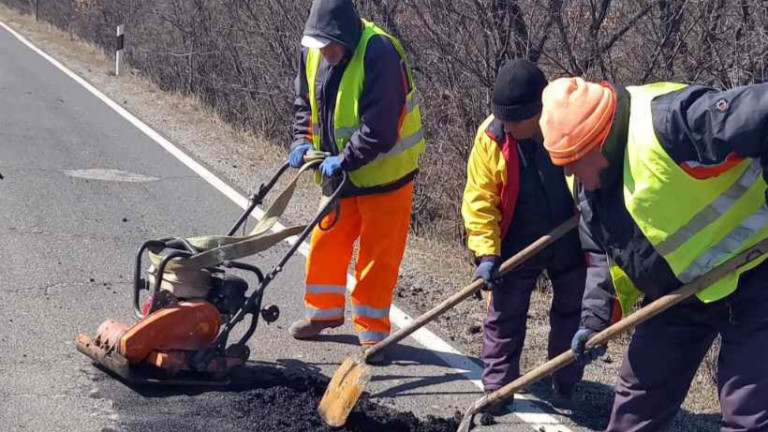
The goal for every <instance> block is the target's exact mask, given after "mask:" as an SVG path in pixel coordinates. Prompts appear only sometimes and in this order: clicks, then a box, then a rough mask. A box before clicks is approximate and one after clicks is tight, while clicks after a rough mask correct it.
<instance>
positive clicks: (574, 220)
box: [363, 214, 579, 357]
mask: <svg viewBox="0 0 768 432" xmlns="http://www.w3.org/2000/svg"><path fill="white" fill-rule="evenodd" d="M578 224H579V215H578V214H577V215H574V216H573V217H571V218H570V219H568V220H567V221H565V222H563V223H562V224H561V225H559V226H558V227H557V228H555V229H553V230H552V231H551V232H550V233H549V234H546V235H544V236H542V237H541V238H539V239H538V240H536V241H535V242H533V243H531V244H530V245H529V246H528V247H526V248H525V249H523V250H521V251H520V252H518V253H517V254H515V256H513V257H511V258H510V259H508V260H506V261H504V263H502V264H501V267H500V268H499V275H502V276H503V275H505V274H506V273H508V272H510V271H512V270H514V269H515V268H517V267H518V266H520V264H522V263H524V262H525V261H527V260H528V259H530V258H531V257H533V256H534V255H536V254H537V253H538V252H539V251H541V250H542V249H544V248H545V247H547V246H548V245H550V244H552V243H553V242H555V241H556V240H557V239H559V238H560V237H562V236H564V235H565V234H567V233H568V232H569V231H571V230H572V229H574V228H576V226H578ZM483 285H484V283H483V281H482V280H480V279H478V280H476V281H474V282H472V283H471V284H469V285H467V286H466V287H464V288H463V289H462V290H461V291H459V292H457V293H455V294H454V295H452V296H450V297H448V298H447V299H445V300H444V301H443V302H442V303H440V304H439V305H437V306H435V307H434V308H432V309H430V310H429V311H427V312H426V313H425V314H424V315H422V316H420V317H418V318H416V319H415V320H413V322H412V323H411V324H409V325H407V326H405V327H403V328H401V329H400V330H398V331H396V332H394V333H392V334H391V335H389V336H388V337H387V338H386V339H384V340H382V341H381V342H379V343H377V344H376V345H374V346H372V347H370V348H368V349H367V350H365V352H364V354H363V356H365V357H368V356H372V355H374V354H375V353H377V352H379V351H381V350H382V349H384V348H385V347H387V346H389V345H392V344H393V343H397V342H399V341H401V340H403V339H405V338H406V337H408V336H409V335H410V334H411V333H413V332H415V331H416V330H418V329H420V328H421V327H424V326H425V325H427V324H429V323H430V322H432V321H433V320H434V319H435V318H437V317H439V316H440V315H442V314H443V313H444V312H445V311H447V310H449V309H451V308H453V307H454V306H456V305H457V304H459V303H461V302H462V301H464V299H466V298H467V297H469V296H471V295H472V294H474V293H475V292H477V291H478V290H480V289H481V288H482V287H483Z"/></svg>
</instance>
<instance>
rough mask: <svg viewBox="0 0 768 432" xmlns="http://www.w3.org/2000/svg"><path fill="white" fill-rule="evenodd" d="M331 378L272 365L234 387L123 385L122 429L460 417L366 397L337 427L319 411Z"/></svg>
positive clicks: (357, 429)
mask: <svg viewBox="0 0 768 432" xmlns="http://www.w3.org/2000/svg"><path fill="white" fill-rule="evenodd" d="M326 383H327V381H321V380H320V379H319V378H316V377H310V376H302V375H290V374H286V373H285V371H283V370H280V369H276V368H269V367H259V368H249V369H248V370H246V371H245V372H244V373H243V372H241V373H239V374H236V375H235V376H234V379H233V385H232V386H230V388H228V389H224V390H218V391H206V390H203V389H186V390H183V391H182V390H178V389H177V390H168V389H138V390H137V391H129V390H127V389H125V388H124V387H123V388H122V391H119V395H117V394H116V395H113V400H114V401H115V405H114V408H115V410H116V411H117V413H118V414H119V423H120V426H121V427H120V430H122V431H126V432H146V431H149V430H151V431H159V432H165V431H168V432H170V431H174V432H176V431H183V432H197V431H200V432H203V431H205V432H210V431H233V432H234V431H249V432H252V431H253V432H255V431H280V432H454V431H455V430H456V428H457V427H458V421H457V419H456V418H447V419H446V418H434V417H428V418H427V419H426V420H420V419H418V418H417V417H416V416H415V415H413V413H410V412H397V411H394V410H392V409H389V408H386V407H383V406H381V405H378V404H376V403H373V402H371V401H370V400H368V399H366V398H365V397H363V398H362V399H361V400H360V402H359V403H358V405H357V406H356V407H355V410H354V411H353V412H352V413H351V414H350V417H349V419H348V421H347V424H346V426H344V427H343V428H331V427H329V426H327V425H325V423H324V422H323V420H322V419H321V418H320V416H319V415H318V414H317V411H316V410H317V404H318V402H319V401H320V398H321V397H322V395H323V391H324V390H325V384H326Z"/></svg>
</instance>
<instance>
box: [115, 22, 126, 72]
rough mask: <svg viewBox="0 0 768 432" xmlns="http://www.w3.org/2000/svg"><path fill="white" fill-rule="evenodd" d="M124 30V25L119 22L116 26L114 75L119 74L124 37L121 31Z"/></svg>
mask: <svg viewBox="0 0 768 432" xmlns="http://www.w3.org/2000/svg"><path fill="white" fill-rule="evenodd" d="M124 30H125V25H124V24H120V25H119V26H117V50H116V51H115V76H120V69H121V68H122V65H123V47H124V43H125V42H124V41H125V37H124V36H123V32H124Z"/></svg>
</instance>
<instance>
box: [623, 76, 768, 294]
mask: <svg viewBox="0 0 768 432" xmlns="http://www.w3.org/2000/svg"><path fill="white" fill-rule="evenodd" d="M683 87H684V85H681V84H672V83H658V84H650V85H646V86H639V87H628V88H627V90H628V91H629V93H630V95H631V108H630V110H631V111H630V121H629V133H628V141H627V151H626V154H625V159H624V203H625V206H626V208H627V210H628V211H629V213H630V215H631V216H632V219H633V220H634V221H635V223H636V224H637V225H638V227H639V228H640V230H641V231H642V232H643V234H644V235H645V237H646V238H647V239H648V241H649V242H650V243H651V244H652V245H653V247H654V248H655V249H656V251H657V253H659V254H660V255H661V256H662V257H663V258H664V260H665V261H666V262H667V264H668V265H669V266H670V268H671V269H672V272H673V273H674V274H675V276H676V277H677V278H678V280H680V282H681V283H688V282H691V281H693V280H695V279H696V278H698V277H699V276H701V275H703V274H704V273H706V272H708V271H709V270H711V269H712V268H714V267H716V266H717V265H718V264H721V263H723V262H724V261H726V260H728V259H730V258H731V257H733V256H735V255H736V254H738V253H739V252H742V251H744V250H745V249H747V248H749V247H751V246H753V245H754V244H756V243H757V242H759V241H760V240H762V239H764V238H766V237H768V207H766V204H765V195H764V193H765V190H766V184H765V181H764V180H763V179H762V176H761V175H760V174H761V173H762V169H761V168H760V165H759V162H758V161H755V160H753V159H745V160H743V161H741V162H740V163H738V164H737V165H735V166H734V167H732V168H731V169H729V170H727V171H725V172H723V173H721V174H720V175H718V176H714V177H711V178H706V179H696V178H693V177H692V176H690V175H689V174H688V173H686V172H685V171H684V170H683V169H682V168H681V167H680V166H678V165H677V164H676V163H675V161H674V160H673V159H672V158H671V157H670V156H669V155H668V154H667V152H666V151H665V150H664V148H663V147H662V146H661V144H660V143H659V140H658V138H657V137H656V134H655V132H654V129H653V118H652V113H651V102H652V101H653V99H654V98H655V97H657V96H660V95H663V94H666V93H670V92H672V91H676V90H679V89H681V88H683ZM766 258H768V255H765V256H763V257H761V258H760V259H758V260H755V261H753V262H752V263H750V264H749V265H747V266H745V267H743V268H741V269H740V270H739V271H738V272H736V273H734V274H732V275H730V276H727V277H725V278H723V279H721V280H719V281H718V282H715V283H714V284H712V285H711V286H710V287H709V288H707V289H705V290H704V291H702V292H700V293H699V294H697V296H698V297H699V299H701V300H702V301H704V302H707V303H709V302H713V301H717V300H720V299H722V298H724V297H726V296H728V295H730V294H731V293H732V292H733V291H735V290H736V288H737V284H738V279H739V275H740V274H741V273H743V272H745V271H747V270H749V269H751V268H754V267H755V266H757V265H758V264H759V263H761V262H763V261H764V260H765V259H766ZM616 288H617V291H618V290H619V289H621V287H619V286H616ZM622 309H624V305H622Z"/></svg>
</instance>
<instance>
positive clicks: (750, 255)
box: [475, 239, 768, 412]
mask: <svg viewBox="0 0 768 432" xmlns="http://www.w3.org/2000/svg"><path fill="white" fill-rule="evenodd" d="M766 253H768V239H765V240H763V241H761V242H759V243H758V244H756V245H754V246H752V247H751V248H749V249H747V250H745V251H744V252H742V253H740V254H738V255H736V256H735V257H733V258H731V259H729V260H728V261H726V262H724V263H722V264H720V265H719V266H717V267H715V268H714V269H712V270H710V271H709V272H707V273H705V274H704V275H702V276H700V277H699V278H697V279H696V280H694V281H693V282H691V283H689V284H686V285H683V286H682V287H680V288H678V289H677V290H675V291H672V292H671V293H669V294H667V295H665V296H662V297H660V298H658V299H656V300H654V301H653V302H651V303H649V304H648V305H646V306H645V307H643V308H641V309H640V310H638V311H637V312H635V313H633V314H631V315H629V316H628V317H626V318H624V319H622V320H621V321H619V322H617V323H615V324H613V325H612V326H609V327H608V328H606V329H605V330H603V331H601V332H600V333H598V334H596V335H594V336H592V337H591V338H590V339H589V341H587V344H586V347H587V348H593V347H596V346H600V345H605V344H606V343H608V342H609V341H611V340H613V339H616V338H617V337H618V336H620V335H621V334H623V333H626V332H628V331H629V330H632V329H633V328H635V327H636V326H637V325H638V324H640V323H643V322H645V321H648V320H649V319H651V318H653V317H655V316H656V315H658V314H660V313H661V312H664V311H665V310H667V309H669V308H671V307H672V306H674V305H676V304H678V303H680V302H682V301H683V300H685V299H687V298H689V297H691V296H693V295H694V294H696V293H698V292H699V291H702V290H703V289H705V288H707V287H708V286H710V285H712V284H713V283H714V282H717V281H718V280H720V279H721V278H723V277H725V276H727V275H728V274H730V273H732V272H734V271H736V270H738V269H739V268H741V267H743V266H745V265H747V264H749V263H750V262H752V261H754V260H756V259H757V258H759V257H761V256H763V255H765V254H766ZM575 360H576V356H575V355H574V354H573V352H572V351H571V350H568V351H566V352H564V353H562V354H560V355H559V356H557V357H555V358H553V359H552V360H550V361H548V362H546V363H544V364H542V365H541V366H539V367H537V368H535V369H533V370H531V371H530V372H528V373H526V374H525V375H523V376H521V377H520V378H518V379H516V380H514V381H512V382H511V383H509V384H507V385H505V386H504V387H502V388H500V389H499V390H497V391H495V392H493V393H490V394H488V395H487V396H484V397H483V398H481V399H479V400H478V401H477V402H476V403H475V412H477V411H479V410H480V409H482V408H484V407H486V406H488V405H493V404H495V403H497V402H500V401H502V400H506V399H508V398H509V397H511V396H512V395H513V394H514V393H516V392H518V391H520V390H522V389H524V388H526V387H528V386H530V385H531V384H533V383H535V382H536V381H538V380H540V379H542V378H544V377H546V376H549V375H551V374H553V373H554V372H555V371H557V370H559V369H561V368H563V367H565V366H568V365H569V364H571V363H572V362H574V361H575Z"/></svg>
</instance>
